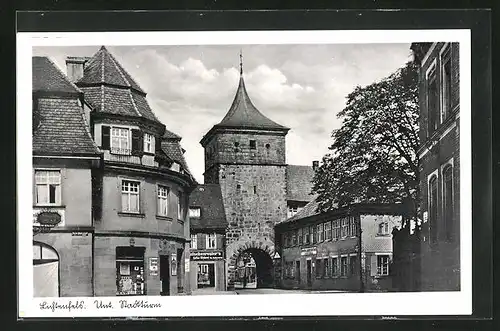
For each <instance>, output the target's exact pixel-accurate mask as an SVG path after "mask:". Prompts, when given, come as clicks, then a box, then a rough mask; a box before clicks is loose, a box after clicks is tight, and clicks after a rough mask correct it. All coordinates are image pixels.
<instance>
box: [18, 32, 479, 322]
mask: <svg viewBox="0 0 500 331" xmlns="http://www.w3.org/2000/svg"><path fill="white" fill-rule="evenodd" d="M423 41H450V42H459V43H460V79H461V81H460V108H461V109H460V118H461V120H460V121H461V123H460V130H461V132H460V167H461V171H460V176H461V178H460V181H461V184H460V186H461V194H460V199H461V200H460V217H461V221H460V231H461V236H460V237H461V243H460V252H461V291H459V292H421V293H342V294H340V293H333V294H324V293H322V294H279V295H266V294H259V295H245V296H239V295H208V296H196V297H193V296H171V297H157V296H146V297H144V296H141V297H127V298H123V297H90V298H89V297H87V298H65V297H61V298H54V299H51V298H33V287H32V283H33V281H32V279H33V269H32V262H31V261H32V249H31V247H32V241H33V237H32V228H31V226H32V207H31V206H32V205H33V201H32V176H31V173H32V156H31V153H28V152H27V151H30V150H32V139H31V135H32V133H31V126H32V123H31V122H32V118H31V116H30V114H31V107H32V104H31V82H32V77H31V75H32V74H31V68H32V66H31V57H32V47H33V46H89V45H99V46H100V45H121V46H125V45H151V46H152V45H202V44H203V45H225V44H242V45H243V44H330V43H337V44H342V43H345V44H347V43H349V44H356V43H358V44H360V43H409V42H423ZM470 47H471V46H470V30H463V29H462V30H458V29H455V30H370V31H365V30H363V31H361V30H360V31H358V30H355V31H217V32H209V31H203V32H104V33H101V32H92V33H18V34H17V162H18V168H17V183H18V200H17V201H18V204H17V212H18V220H17V230H18V284H19V288H18V313H19V317H130V316H144V317H156V316H169V317H170V316H309V315H318V316H328V315H334V316H343V315H381V316H395V315H470V314H472V190H471V187H472V164H471V161H472V154H471V151H472V150H471V138H472V136H471V49H470ZM124 299H125V300H127V301H128V302H129V303H134V302H135V300H139V301H141V300H142V301H143V304H146V305H148V304H153V305H155V304H160V305H161V307H157V308H154V307H151V308H141V307H137V308H121V307H120V305H121V304H120V300H124ZM96 300H97V301H101V302H102V303H103V304H107V303H108V302H111V303H112V305H113V307H114V308H112V309H111V308H101V309H98V308H96V306H95V301H96ZM146 301H147V302H146ZM43 302H46V307H48V308H47V309H41V308H40V307H41V304H42V303H43ZM53 302H54V303H56V304H57V305H59V306H60V307H59V308H55V309H52V307H54V306H52V304H53ZM410 303H411V304H410ZM68 304H69V305H68ZM65 305H66V306H65ZM80 305H81V307H84V308H79V306H80ZM139 306H140V305H139Z"/></svg>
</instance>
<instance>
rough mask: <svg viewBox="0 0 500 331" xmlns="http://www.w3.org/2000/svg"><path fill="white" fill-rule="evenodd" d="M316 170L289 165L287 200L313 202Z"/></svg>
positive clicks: (287, 169)
mask: <svg viewBox="0 0 500 331" xmlns="http://www.w3.org/2000/svg"><path fill="white" fill-rule="evenodd" d="M313 177H314V170H313V168H312V167H310V166H304V165H291V164H289V165H287V166H286V198H287V200H293V201H302V202H307V201H311V200H312V199H313V198H314V196H313V195H312V194H311V192H312V187H313V183H312V180H313Z"/></svg>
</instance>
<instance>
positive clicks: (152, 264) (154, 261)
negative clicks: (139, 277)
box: [149, 257, 158, 276]
mask: <svg viewBox="0 0 500 331" xmlns="http://www.w3.org/2000/svg"><path fill="white" fill-rule="evenodd" d="M149 274H150V275H151V276H157V275H158V258H157V257H150V258H149Z"/></svg>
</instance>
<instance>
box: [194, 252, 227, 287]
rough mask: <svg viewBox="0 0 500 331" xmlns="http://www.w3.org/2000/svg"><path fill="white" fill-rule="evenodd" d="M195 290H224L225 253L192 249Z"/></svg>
mask: <svg viewBox="0 0 500 331" xmlns="http://www.w3.org/2000/svg"><path fill="white" fill-rule="evenodd" d="M190 259H191V262H190V263H191V266H190V267H191V269H192V270H193V271H195V272H193V273H192V275H191V281H192V284H193V290H195V291H196V290H202V291H224V290H225V283H224V281H225V272H224V269H225V268H224V264H225V262H224V254H223V252H222V251H221V250H217V251H212V250H211V251H208V250H207V251H192V252H191V253H190Z"/></svg>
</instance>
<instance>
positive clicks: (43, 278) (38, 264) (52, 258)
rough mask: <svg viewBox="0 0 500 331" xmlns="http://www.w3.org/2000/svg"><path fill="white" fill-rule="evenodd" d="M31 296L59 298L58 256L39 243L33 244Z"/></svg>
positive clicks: (53, 250)
mask: <svg viewBox="0 0 500 331" xmlns="http://www.w3.org/2000/svg"><path fill="white" fill-rule="evenodd" d="M33 296H34V297H58V296H59V256H58V254H57V252H56V251H55V249H54V248H52V247H50V246H48V245H45V244H41V243H33Z"/></svg>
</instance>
